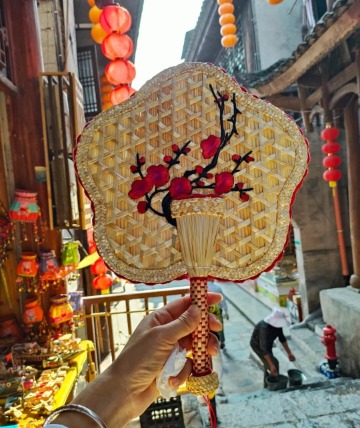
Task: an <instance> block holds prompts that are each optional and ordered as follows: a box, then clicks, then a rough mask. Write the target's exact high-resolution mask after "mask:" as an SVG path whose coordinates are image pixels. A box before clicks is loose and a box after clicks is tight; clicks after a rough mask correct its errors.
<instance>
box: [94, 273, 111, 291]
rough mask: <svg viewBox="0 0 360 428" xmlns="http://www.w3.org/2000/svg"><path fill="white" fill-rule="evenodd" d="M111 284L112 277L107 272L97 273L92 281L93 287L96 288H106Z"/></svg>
mask: <svg viewBox="0 0 360 428" xmlns="http://www.w3.org/2000/svg"><path fill="white" fill-rule="evenodd" d="M111 284H112V278H111V276H110V275H108V274H105V275H99V276H97V277H96V278H94V281H93V287H94V288H95V289H96V290H107V289H108V288H110V287H111Z"/></svg>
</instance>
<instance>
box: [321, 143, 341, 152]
mask: <svg viewBox="0 0 360 428" xmlns="http://www.w3.org/2000/svg"><path fill="white" fill-rule="evenodd" d="M340 147H341V146H340V144H339V143H337V142H336V141H328V142H327V143H326V144H323V145H322V147H321V150H322V152H323V153H325V154H327V155H328V154H332V153H337V152H338V151H339V150H340Z"/></svg>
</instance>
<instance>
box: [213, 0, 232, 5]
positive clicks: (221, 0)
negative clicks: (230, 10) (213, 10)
mask: <svg viewBox="0 0 360 428" xmlns="http://www.w3.org/2000/svg"><path fill="white" fill-rule="evenodd" d="M232 2H233V0H217V4H218V5H219V6H220V5H222V4H225V3H232Z"/></svg>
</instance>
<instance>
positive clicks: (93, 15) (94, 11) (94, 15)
mask: <svg viewBox="0 0 360 428" xmlns="http://www.w3.org/2000/svg"><path fill="white" fill-rule="evenodd" d="M102 12H103V11H102V10H101V9H99V8H98V7H97V6H93V7H92V8H91V9H90V10H89V19H90V21H91V22H92V23H93V24H98V23H99V19H100V15H101V14H102Z"/></svg>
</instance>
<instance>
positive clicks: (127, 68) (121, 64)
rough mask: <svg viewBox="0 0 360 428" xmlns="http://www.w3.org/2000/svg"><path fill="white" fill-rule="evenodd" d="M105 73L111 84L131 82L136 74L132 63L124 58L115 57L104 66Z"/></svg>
mask: <svg viewBox="0 0 360 428" xmlns="http://www.w3.org/2000/svg"><path fill="white" fill-rule="evenodd" d="M105 75H106V77H107V79H108V81H109V82H110V83H112V84H113V85H121V84H124V83H131V82H132V81H133V80H134V79H135V76H136V71H135V67H134V64H133V63H132V62H131V61H128V60H126V59H115V60H113V61H111V62H109V64H108V65H107V66H106V68H105Z"/></svg>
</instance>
